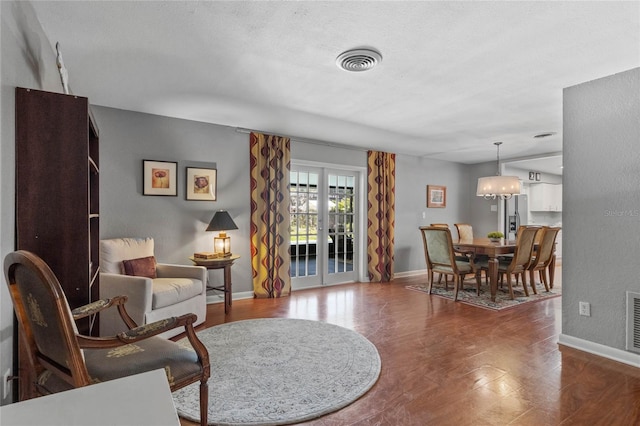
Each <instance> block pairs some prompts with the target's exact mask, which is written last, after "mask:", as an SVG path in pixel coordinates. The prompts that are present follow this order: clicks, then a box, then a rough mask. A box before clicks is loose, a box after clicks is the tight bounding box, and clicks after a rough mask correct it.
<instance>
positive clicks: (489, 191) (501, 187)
mask: <svg viewBox="0 0 640 426" xmlns="http://www.w3.org/2000/svg"><path fill="white" fill-rule="evenodd" d="M493 144H494V145H495V146H496V147H497V149H498V156H497V160H496V166H497V173H496V176H488V177H481V178H478V189H477V190H476V195H477V196H478V197H484V199H485V200H495V199H501V200H508V199H509V198H511V197H512V196H513V195H518V194H520V179H519V178H518V176H501V175H500V145H502V142H494V143H493Z"/></svg>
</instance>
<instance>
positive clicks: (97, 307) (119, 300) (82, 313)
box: [71, 296, 127, 321]
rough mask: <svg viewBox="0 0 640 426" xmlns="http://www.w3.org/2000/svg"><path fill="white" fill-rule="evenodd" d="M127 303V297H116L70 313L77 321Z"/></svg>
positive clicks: (97, 301)
mask: <svg viewBox="0 0 640 426" xmlns="http://www.w3.org/2000/svg"><path fill="white" fill-rule="evenodd" d="M126 301H127V296H116V297H113V298H111V299H100V300H96V301H95V302H91V303H89V304H87V305H84V306H79V307H77V308H75V309H74V310H72V311H71V314H72V315H73V319H74V320H76V321H77V320H79V319H82V318H84V317H88V316H89V315H94V314H97V313H98V312H100V311H103V310H105V309H107V308H110V307H112V306H114V305H122V304H124V303H125V302H126Z"/></svg>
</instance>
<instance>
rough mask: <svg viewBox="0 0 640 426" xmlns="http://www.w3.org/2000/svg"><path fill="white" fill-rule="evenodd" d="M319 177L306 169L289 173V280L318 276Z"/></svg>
mask: <svg viewBox="0 0 640 426" xmlns="http://www.w3.org/2000/svg"><path fill="white" fill-rule="evenodd" d="M319 178H320V175H319V173H317V172H312V171H306V170H293V171H291V187H290V188H291V189H290V196H291V204H290V206H291V207H290V209H291V211H290V213H291V246H290V248H291V277H292V278H295V277H309V276H317V275H318V274H319V272H318V271H319V270H318V262H317V254H318V231H319V229H318V222H319V217H318V183H319Z"/></svg>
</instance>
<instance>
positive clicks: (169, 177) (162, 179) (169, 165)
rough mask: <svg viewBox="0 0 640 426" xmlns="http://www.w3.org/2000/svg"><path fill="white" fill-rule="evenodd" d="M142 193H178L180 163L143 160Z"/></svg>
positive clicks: (175, 194) (172, 194)
mask: <svg viewBox="0 0 640 426" xmlns="http://www.w3.org/2000/svg"><path fill="white" fill-rule="evenodd" d="M142 186H143V187H142V195H168V196H173V197H175V196H177V195H178V163H177V162H175V161H153V160H142Z"/></svg>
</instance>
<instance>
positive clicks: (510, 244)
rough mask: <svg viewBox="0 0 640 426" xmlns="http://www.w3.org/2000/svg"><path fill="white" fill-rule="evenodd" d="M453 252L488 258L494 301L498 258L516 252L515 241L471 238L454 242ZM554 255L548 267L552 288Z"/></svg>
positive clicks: (493, 298) (496, 289)
mask: <svg viewBox="0 0 640 426" xmlns="http://www.w3.org/2000/svg"><path fill="white" fill-rule="evenodd" d="M453 247H454V250H456V251H460V252H467V253H474V254H475V256H478V255H485V256H487V257H488V258H489V262H488V263H489V270H488V272H487V273H488V275H489V286H490V289H491V301H492V302H495V301H496V293H497V292H498V263H499V261H498V258H499V257H500V256H502V255H505V254H511V253H514V252H515V250H516V240H505V239H503V238H501V239H500V240H499V241H493V240H491V239H489V238H473V239H468V240H460V239H459V240H454V241H453ZM555 258H556V256H555V253H554V255H553V258H552V261H551V264H550V265H549V285H550V287H551V288H553V279H554V270H555Z"/></svg>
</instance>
